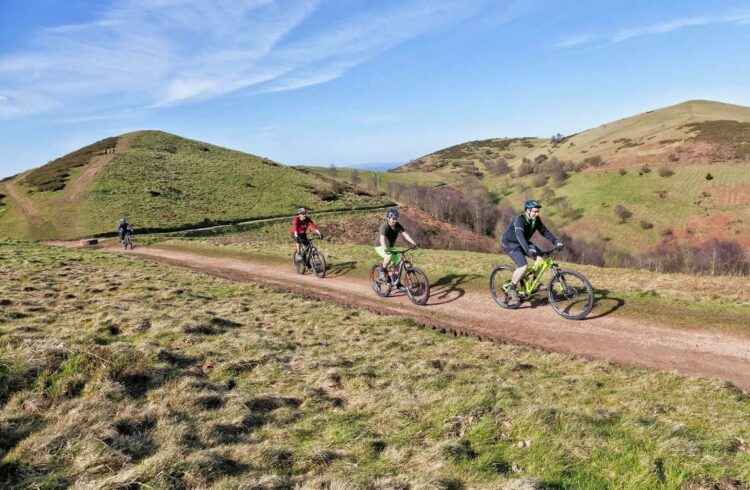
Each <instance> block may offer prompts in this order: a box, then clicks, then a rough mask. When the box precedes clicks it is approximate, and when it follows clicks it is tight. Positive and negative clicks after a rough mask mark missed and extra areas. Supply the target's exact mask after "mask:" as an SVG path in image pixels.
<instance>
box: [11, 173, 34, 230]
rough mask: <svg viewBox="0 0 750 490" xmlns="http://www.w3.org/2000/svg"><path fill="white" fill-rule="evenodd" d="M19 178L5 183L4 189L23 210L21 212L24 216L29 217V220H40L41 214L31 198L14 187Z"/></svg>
mask: <svg viewBox="0 0 750 490" xmlns="http://www.w3.org/2000/svg"><path fill="white" fill-rule="evenodd" d="M19 180H20V178H19V179H15V180H12V181H10V182H8V183H7V184H5V190H6V192H7V193H8V196H10V198H11V199H13V201H15V203H16V204H17V205H18V207H19V208H21V211H23V214H25V215H26V217H28V218H29V221H39V220H41V215H40V214H39V211H38V210H37V209H36V206H35V205H34V203H33V202H32V201H31V199H29V198H28V197H26V196H24V195H23V194H21V193H20V192H18V189H16V183H17V182H19Z"/></svg>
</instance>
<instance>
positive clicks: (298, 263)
mask: <svg viewBox="0 0 750 490" xmlns="http://www.w3.org/2000/svg"><path fill="white" fill-rule="evenodd" d="M292 265H293V266H294V269H295V270H296V271H297V274H304V273H305V270H306V267H305V259H303V258H302V254H299V253H297V251H296V250H295V251H294V254H292Z"/></svg>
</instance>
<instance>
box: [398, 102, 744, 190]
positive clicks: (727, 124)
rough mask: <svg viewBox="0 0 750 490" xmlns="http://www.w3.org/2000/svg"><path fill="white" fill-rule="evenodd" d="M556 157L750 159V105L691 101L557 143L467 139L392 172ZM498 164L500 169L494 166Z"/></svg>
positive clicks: (485, 167)
mask: <svg viewBox="0 0 750 490" xmlns="http://www.w3.org/2000/svg"><path fill="white" fill-rule="evenodd" d="M524 158H525V159H527V160H530V161H532V162H533V161H534V160H536V159H543V160H547V159H551V158H558V159H560V160H565V161H571V162H572V163H574V164H581V163H583V162H588V166H590V167H598V166H600V165H599V164H600V163H601V165H606V166H607V167H608V168H620V167H628V166H636V165H643V164H646V163H648V164H651V165H658V164H664V163H712V162H724V161H729V160H746V159H748V158H750V107H743V106H738V105H732V104H724V103H721V102H712V101H705V100H694V101H688V102H683V103H682V104H677V105H674V106H670V107H666V108H663V109H658V110H654V111H649V112H646V113H644V114H639V115H637V116H632V117H628V118H625V119H620V120H618V121H614V122H610V123H607V124H602V125H601V126H599V127H597V128H594V129H589V130H587V131H583V132H581V133H578V134H575V135H570V136H567V137H566V136H561V137H560V138H557V139H546V138H545V139H541V138H497V139H489V140H479V141H470V142H467V143H462V144H459V145H455V146H451V147H449V148H445V149H442V150H439V151H436V152H435V153H431V154H429V155H425V156H423V157H421V158H418V159H416V160H413V161H411V162H409V163H407V164H406V165H403V166H401V167H399V168H397V169H395V171H396V172H411V171H422V172H438V173H448V174H454V175H456V176H465V175H474V176H477V177H480V178H481V177H483V176H485V175H488V176H493V175H502V174H503V169H504V167H502V166H503V165H504V163H503V162H506V163H507V164H508V165H509V166H510V168H511V169H514V168H517V167H518V166H519V165H520V164H521V163H522V162H523V160H524ZM498 165H500V166H501V168H498Z"/></svg>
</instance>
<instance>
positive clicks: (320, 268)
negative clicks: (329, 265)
mask: <svg viewBox="0 0 750 490" xmlns="http://www.w3.org/2000/svg"><path fill="white" fill-rule="evenodd" d="M310 268H311V269H312V271H313V272H314V273H315V275H316V276H318V277H319V278H321V279H323V278H324V277H325V275H326V258H325V257H324V256H323V252H321V251H320V250H313V251H312V252H311V253H310Z"/></svg>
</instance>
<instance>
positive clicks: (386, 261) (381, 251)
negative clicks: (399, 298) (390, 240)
mask: <svg viewBox="0 0 750 490" xmlns="http://www.w3.org/2000/svg"><path fill="white" fill-rule="evenodd" d="M375 252H377V254H378V255H380V256H381V257H382V258H383V263H382V264H381V265H380V273H381V274H382V275H383V277H385V278H386V279H388V277H389V276H388V266H389V265H390V263H391V260H392V259H393V255H391V254H390V253H388V251H387V250H386V249H385V247H382V246H377V247H375Z"/></svg>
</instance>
